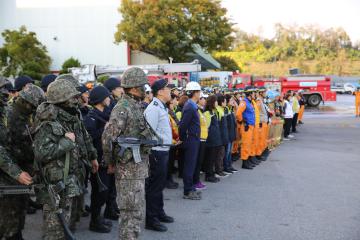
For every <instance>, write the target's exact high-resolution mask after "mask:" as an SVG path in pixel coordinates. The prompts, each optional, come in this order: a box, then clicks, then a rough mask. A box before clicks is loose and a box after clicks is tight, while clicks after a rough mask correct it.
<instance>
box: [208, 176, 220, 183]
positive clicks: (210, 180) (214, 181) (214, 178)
mask: <svg viewBox="0 0 360 240" xmlns="http://www.w3.org/2000/svg"><path fill="white" fill-rule="evenodd" d="M205 181H206V182H211V183H217V182H219V181H220V178H217V177H215V176H209V177H205Z"/></svg>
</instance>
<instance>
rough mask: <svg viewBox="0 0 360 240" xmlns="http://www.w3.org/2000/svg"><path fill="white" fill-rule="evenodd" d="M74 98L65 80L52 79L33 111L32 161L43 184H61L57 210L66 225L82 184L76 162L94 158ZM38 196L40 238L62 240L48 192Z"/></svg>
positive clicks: (76, 92) (62, 232)
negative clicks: (44, 99) (44, 97)
mask: <svg viewBox="0 0 360 240" xmlns="http://www.w3.org/2000/svg"><path fill="white" fill-rule="evenodd" d="M77 95H79V92H78V91H77V90H76V89H75V88H74V86H73V85H71V84H69V83H68V82H66V81H63V80H61V81H60V80H55V81H54V82H53V83H51V84H50V85H49V87H48V91H47V97H48V99H47V102H46V103H43V104H41V105H40V106H39V108H38V110H37V114H36V126H35V127H36V128H35V138H34V153H35V161H36V162H37V163H39V165H41V166H39V168H41V169H42V173H43V175H44V177H45V179H46V182H45V181H44V183H45V184H56V183H58V182H59V181H64V182H65V191H62V192H61V194H60V209H61V210H62V211H63V212H64V215H65V220H66V222H67V223H69V221H70V216H71V209H72V204H73V199H74V197H76V196H79V195H80V194H81V193H82V189H81V186H82V184H81V183H80V181H79V179H78V178H77V172H78V171H79V170H78V169H79V162H80V161H79V160H80V159H81V158H82V157H84V158H85V157H86V160H87V161H89V162H90V161H91V160H94V159H96V157H97V156H96V150H95V149H94V147H93V146H92V141H91V139H90V137H89V135H88V133H87V132H86V129H85V127H84V125H83V123H82V122H81V121H80V119H79V116H78V111H77V110H78V109H77V106H76V104H73V103H74V101H75V100H74V99H75V98H74V97H75V96H77ZM70 104H71V105H70ZM69 106H70V107H69ZM67 132H73V133H74V134H75V136H76V140H75V142H73V141H72V140H70V139H69V138H67V137H65V134H66V133H67ZM67 159H69V163H68V166H69V167H68V168H67V167H66V166H67ZM66 175H67V176H66ZM38 195H39V198H40V199H42V200H43V203H44V209H43V215H44V228H43V230H44V234H43V236H44V239H46V240H54V239H64V231H63V228H62V226H61V224H60V221H59V220H58V218H57V216H56V210H57V209H55V208H54V207H53V206H51V205H50V204H49V201H50V199H49V195H48V193H47V192H46V191H43V192H41V193H39V194H38Z"/></svg>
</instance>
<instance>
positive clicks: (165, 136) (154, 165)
mask: <svg viewBox="0 0 360 240" xmlns="http://www.w3.org/2000/svg"><path fill="white" fill-rule="evenodd" d="M167 84H168V82H167V81H166V80H165V79H160V80H158V81H156V82H155V83H154V84H153V86H152V92H153V94H154V98H153V100H152V102H151V103H150V104H149V105H148V106H147V108H146V109H145V111H144V116H145V119H146V121H147V122H148V123H149V125H150V127H151V128H152V130H154V131H155V133H156V135H157V136H156V137H160V138H161V139H162V141H163V143H164V144H171V143H172V131H171V126H170V119H169V114H168V109H167V107H166V105H165V104H166V103H167V102H169V101H170V100H171V95H170V88H169V87H168V86H167ZM169 150H170V148H169V147H166V146H158V147H153V148H152V149H151V154H150V156H149V163H150V173H149V177H148V179H146V184H145V192H146V228H147V229H150V230H154V231H159V232H165V231H167V227H166V226H165V225H163V224H162V223H161V222H165V223H172V222H174V219H173V218H172V217H170V216H168V215H166V213H165V211H164V199H163V190H164V188H165V186H166V178H167V170H168V161H169Z"/></svg>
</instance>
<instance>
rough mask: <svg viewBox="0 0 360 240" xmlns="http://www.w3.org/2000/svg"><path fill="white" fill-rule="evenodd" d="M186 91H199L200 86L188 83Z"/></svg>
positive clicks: (195, 83)
mask: <svg viewBox="0 0 360 240" xmlns="http://www.w3.org/2000/svg"><path fill="white" fill-rule="evenodd" d="M185 90H186V91H201V86H200V84H199V83H197V82H189V83H188V84H186V88H185Z"/></svg>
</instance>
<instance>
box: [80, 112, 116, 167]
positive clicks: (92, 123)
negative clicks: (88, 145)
mask: <svg viewBox="0 0 360 240" xmlns="http://www.w3.org/2000/svg"><path fill="white" fill-rule="evenodd" d="M109 118H110V115H109V112H108V111H106V110H104V112H101V111H99V110H98V109H96V108H94V109H91V110H90V111H89V113H88V114H87V115H86V116H85V117H84V120H83V121H84V125H85V127H86V130H87V131H88V132H89V134H90V136H91V138H92V140H93V144H94V147H95V148H96V151H97V154H98V159H97V160H98V162H99V163H101V162H102V155H103V150H102V142H101V136H102V134H103V132H104V127H105V124H106V123H107V122H108V121H109Z"/></svg>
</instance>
